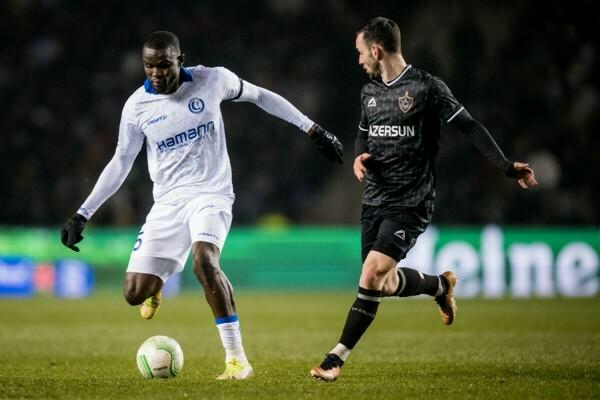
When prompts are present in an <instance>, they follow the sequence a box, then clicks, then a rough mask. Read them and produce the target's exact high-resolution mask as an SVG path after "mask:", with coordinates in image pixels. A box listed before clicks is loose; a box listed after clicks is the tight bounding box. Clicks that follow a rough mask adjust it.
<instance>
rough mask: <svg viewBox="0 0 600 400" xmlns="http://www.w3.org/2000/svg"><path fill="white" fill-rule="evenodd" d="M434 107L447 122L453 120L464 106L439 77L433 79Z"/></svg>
mask: <svg viewBox="0 0 600 400" xmlns="http://www.w3.org/2000/svg"><path fill="white" fill-rule="evenodd" d="M431 93H432V96H433V107H434V109H435V111H436V112H437V114H438V115H439V117H440V119H441V120H442V121H444V122H445V123H448V122H450V121H452V120H453V119H454V118H455V117H456V116H457V115H458V114H460V112H461V111H462V110H464V107H463V106H462V104H460V103H459V102H458V100H456V98H455V97H454V95H453V94H452V92H451V91H450V89H449V88H448V86H446V84H445V83H444V81H442V80H441V79H440V78H438V77H432V79H431Z"/></svg>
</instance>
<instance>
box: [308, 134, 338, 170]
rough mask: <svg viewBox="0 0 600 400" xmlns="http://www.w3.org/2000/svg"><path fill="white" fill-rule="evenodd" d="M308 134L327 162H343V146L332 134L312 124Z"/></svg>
mask: <svg viewBox="0 0 600 400" xmlns="http://www.w3.org/2000/svg"><path fill="white" fill-rule="evenodd" d="M308 134H309V136H310V138H311V140H312V141H313V142H315V144H316V145H317V149H319V151H320V152H321V153H322V154H323V155H324V156H325V157H327V159H328V160H329V161H337V162H338V163H340V164H341V163H343V162H344V158H343V157H344V145H343V144H342V142H340V140H339V139H338V138H337V137H336V136H335V135H334V134H333V133H330V132H327V131H326V130H325V129H323V128H321V127H320V126H319V125H317V124H314V125H313V127H312V128H310V131H309V132H308Z"/></svg>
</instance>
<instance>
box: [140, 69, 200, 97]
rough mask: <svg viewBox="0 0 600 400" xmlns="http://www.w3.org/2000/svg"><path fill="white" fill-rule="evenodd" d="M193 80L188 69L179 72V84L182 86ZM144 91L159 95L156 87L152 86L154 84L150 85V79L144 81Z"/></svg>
mask: <svg viewBox="0 0 600 400" xmlns="http://www.w3.org/2000/svg"><path fill="white" fill-rule="evenodd" d="M193 80H194V79H193V78H192V73H191V72H190V71H189V70H188V69H187V68H183V67H181V68H180V70H179V84H182V83H183V82H192V81H193ZM144 89H146V93H151V94H159V93H158V92H157V91H156V89H154V86H152V83H150V79H146V80H145V81H144Z"/></svg>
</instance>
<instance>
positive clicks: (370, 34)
mask: <svg viewBox="0 0 600 400" xmlns="http://www.w3.org/2000/svg"><path fill="white" fill-rule="evenodd" d="M361 33H363V37H364V39H365V41H366V42H367V43H368V44H373V43H376V44H378V45H381V47H383V50H385V51H387V52H389V53H400V52H401V46H400V39H401V38H400V28H399V27H398V24H397V23H395V22H394V21H392V20H391V19H388V18H384V17H377V18H373V19H371V20H370V21H368V22H367V23H366V24H364V25H363V26H361V27H360V28H358V30H357V31H356V35H357V36H358V35H359V34H361Z"/></svg>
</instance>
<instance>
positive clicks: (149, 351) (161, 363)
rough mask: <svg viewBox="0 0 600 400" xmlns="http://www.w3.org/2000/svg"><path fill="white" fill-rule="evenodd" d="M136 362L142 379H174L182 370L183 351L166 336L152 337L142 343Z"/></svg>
mask: <svg viewBox="0 0 600 400" xmlns="http://www.w3.org/2000/svg"><path fill="white" fill-rule="evenodd" d="M136 360H137V366H138V369H139V370H140V373H141V374H142V376H143V377H144V378H175V377H176V376H177V375H178V374H179V373H180V372H181V369H182V368H183V351H182V350H181V346H179V343H177V342H176V341H175V340H174V339H172V338H170V337H168V336H152V337H151V338H148V339H146V341H145V342H144V343H142V345H141V346H140V348H139V350H138V352H137V357H136Z"/></svg>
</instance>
